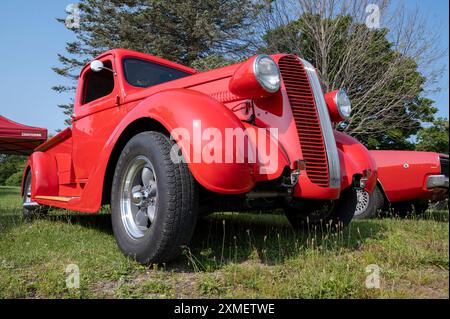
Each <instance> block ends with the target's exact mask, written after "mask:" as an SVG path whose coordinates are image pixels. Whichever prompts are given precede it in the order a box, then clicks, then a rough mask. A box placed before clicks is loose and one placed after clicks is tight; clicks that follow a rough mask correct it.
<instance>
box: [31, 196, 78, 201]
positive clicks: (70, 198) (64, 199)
mask: <svg viewBox="0 0 450 319" xmlns="http://www.w3.org/2000/svg"><path fill="white" fill-rule="evenodd" d="M35 198H36V199H42V200H51V201H55V202H64V203H67V202H68V201H70V200H72V199H74V198H79V197H71V196H36V197H35Z"/></svg>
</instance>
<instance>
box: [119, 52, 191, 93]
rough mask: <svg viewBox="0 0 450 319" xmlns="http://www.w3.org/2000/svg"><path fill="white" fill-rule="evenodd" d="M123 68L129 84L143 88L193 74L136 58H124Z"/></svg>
mask: <svg viewBox="0 0 450 319" xmlns="http://www.w3.org/2000/svg"><path fill="white" fill-rule="evenodd" d="M123 69H124V72H125V79H126V81H127V82H128V84H130V85H132V86H136V87H141V88H148V87H150V86H153V85H157V84H161V83H164V82H169V81H173V80H176V79H180V78H183V77H186V76H189V75H191V74H190V73H187V72H183V71H180V70H177V69H173V68H170V67H167V66H164V65H160V64H157V63H153V62H149V61H145V60H140V59H136V58H127V59H124V60H123Z"/></svg>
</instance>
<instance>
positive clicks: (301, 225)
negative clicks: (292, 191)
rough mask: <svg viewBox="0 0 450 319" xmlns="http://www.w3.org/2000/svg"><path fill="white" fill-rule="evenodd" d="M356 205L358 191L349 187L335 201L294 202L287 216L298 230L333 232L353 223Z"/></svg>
mask: <svg viewBox="0 0 450 319" xmlns="http://www.w3.org/2000/svg"><path fill="white" fill-rule="evenodd" d="M356 205H357V195H356V189H355V188H353V187H349V188H347V189H345V190H343V191H342V193H341V196H340V198H339V199H337V200H334V201H298V202H295V201H294V202H293V203H290V204H289V205H287V206H286V207H285V214H286V217H287V219H288V220H289V222H290V224H291V225H292V226H293V228H294V229H296V230H319V231H323V230H330V229H331V230H333V229H336V228H338V227H345V226H347V225H348V224H349V223H350V222H351V220H352V218H353V215H354V213H355V210H356Z"/></svg>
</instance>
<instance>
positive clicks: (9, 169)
mask: <svg viewBox="0 0 450 319" xmlns="http://www.w3.org/2000/svg"><path fill="white" fill-rule="evenodd" d="M25 161H26V157H25V156H20V155H6V154H0V185H9V186H11V183H12V182H13V179H12V178H11V179H10V181H9V183H6V181H7V180H8V178H10V177H11V176H12V175H14V174H16V178H15V181H16V180H17V175H20V174H21V173H22V172H23V169H24V167H25ZM21 177H22V176H20V178H21ZM14 183H15V184H17V183H16V182H14Z"/></svg>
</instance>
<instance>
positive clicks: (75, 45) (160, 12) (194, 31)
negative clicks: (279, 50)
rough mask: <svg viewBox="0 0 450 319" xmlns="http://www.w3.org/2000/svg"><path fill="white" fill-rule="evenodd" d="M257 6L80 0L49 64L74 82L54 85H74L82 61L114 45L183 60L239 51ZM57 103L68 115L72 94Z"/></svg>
mask: <svg viewBox="0 0 450 319" xmlns="http://www.w3.org/2000/svg"><path fill="white" fill-rule="evenodd" d="M255 10H256V9H254V8H253V6H252V1H251V0H185V1H180V2H177V1H164V0H106V1H104V0H81V1H80V3H79V13H80V15H79V27H77V28H72V29H71V30H72V31H73V32H74V34H75V36H76V40H75V41H72V42H68V43H67V44H66V47H65V51H66V52H65V53H64V54H58V60H59V63H60V65H59V66H57V67H54V68H53V71H55V72H56V73H57V74H59V75H61V76H62V77H64V78H66V79H69V81H70V82H71V83H72V85H56V86H54V87H53V88H52V89H53V90H54V91H56V92H60V93H62V92H72V91H74V90H75V87H76V81H77V79H78V75H79V72H80V69H81V68H82V66H84V65H86V64H87V63H88V62H89V61H90V60H92V59H93V58H94V57H95V56H97V55H99V54H100V53H101V52H104V51H107V50H110V49H113V48H125V49H131V50H136V51H139V52H144V53H149V54H153V55H156V56H160V57H163V58H166V59H168V60H172V61H175V62H179V63H182V64H185V65H192V63H193V62H194V61H197V64H198V63H199V62H198V61H199V60H200V61H202V60H203V59H205V58H207V57H208V56H210V55H215V56H217V55H218V56H230V55H233V56H239V55H240V53H241V52H243V50H244V49H245V46H246V42H245V41H243V39H244V38H245V34H243V32H244V31H243V30H246V31H245V32H247V30H249V29H250V28H249V25H250V22H251V21H252V18H253V17H254V15H255V14H256V12H255ZM65 20H66V19H58V21H60V22H61V23H65V22H66V21H65ZM206 61H208V60H206ZM200 64H201V65H203V64H204V63H203V64H202V62H200ZM58 106H59V107H60V108H61V109H63V112H64V114H66V115H67V116H70V115H71V114H72V110H73V100H72V101H71V102H70V103H66V104H61V105H58ZM66 124H68V125H70V120H69V119H68V120H66Z"/></svg>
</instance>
